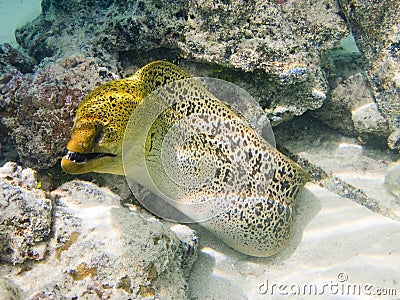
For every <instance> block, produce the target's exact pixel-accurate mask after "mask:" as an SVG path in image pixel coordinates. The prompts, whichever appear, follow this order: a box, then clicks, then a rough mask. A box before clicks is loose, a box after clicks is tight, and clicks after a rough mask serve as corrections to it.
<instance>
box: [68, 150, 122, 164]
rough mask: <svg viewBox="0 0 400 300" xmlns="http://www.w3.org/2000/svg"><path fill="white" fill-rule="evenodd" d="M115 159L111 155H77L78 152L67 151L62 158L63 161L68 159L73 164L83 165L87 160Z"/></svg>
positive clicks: (113, 155)
mask: <svg viewBox="0 0 400 300" xmlns="http://www.w3.org/2000/svg"><path fill="white" fill-rule="evenodd" d="M105 156H110V157H115V156H116V155H115V154H111V153H100V152H98V153H79V152H72V151H68V153H67V155H65V156H64V158H65V159H68V160H70V161H72V162H74V163H85V162H87V161H89V160H92V159H96V158H100V157H105Z"/></svg>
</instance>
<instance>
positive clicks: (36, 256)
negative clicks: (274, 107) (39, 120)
mask: <svg viewBox="0 0 400 300" xmlns="http://www.w3.org/2000/svg"><path fill="white" fill-rule="evenodd" d="M0 176H1V179H0V183H1V186H0V189H1V192H0V195H1V196H0V207H1V209H2V214H1V219H0V233H1V245H0V258H1V262H2V264H1V265H0V276H1V281H0V295H1V298H2V299H8V298H5V297H6V296H7V292H8V291H10V290H11V291H13V293H14V294H13V297H16V295H19V297H21V298H23V299H65V298H74V297H76V298H81V297H83V298H84V299H88V297H90V295H92V296H95V297H98V298H100V299H128V298H132V299H133V298H135V299H136V298H138V297H139V298H143V299H144V298H157V299H185V298H186V297H187V295H186V294H187V283H186V279H187V277H188V275H189V270H190V268H191V266H192V264H193V262H194V260H195V258H196V253H197V236H196V235H195V233H194V232H193V231H192V230H191V229H189V228H188V227H186V226H183V225H173V226H172V227H171V229H170V228H169V226H168V224H163V223H161V222H160V221H159V220H157V219H155V218H154V217H153V216H152V215H150V214H149V213H147V212H146V211H143V210H142V209H141V208H140V207H135V206H132V205H131V206H129V207H128V206H125V207H123V206H121V198H120V197H119V196H117V195H116V194H114V193H112V192H111V191H110V190H109V189H106V188H99V187H98V186H96V185H94V184H92V183H89V182H84V181H72V182H69V183H66V184H64V185H62V186H60V187H59V188H58V189H56V190H54V191H53V192H51V193H45V192H43V191H41V190H39V189H37V188H36V186H37V182H36V179H35V176H34V172H33V171H32V170H31V169H22V168H21V167H19V166H17V165H16V164H14V163H8V164H6V165H5V166H4V167H2V168H1V169H0ZM29 261H36V263H31V262H29ZM5 262H8V263H10V264H11V265H15V266H9V265H7V264H4V263H5ZM23 263H24V264H23ZM38 276H40V278H41V279H40V281H37V280H36V278H37V277H38ZM11 299H15V298H11ZM18 299H19V298H18Z"/></svg>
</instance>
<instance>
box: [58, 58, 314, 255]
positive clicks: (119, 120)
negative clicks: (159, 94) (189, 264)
mask: <svg viewBox="0 0 400 300" xmlns="http://www.w3.org/2000/svg"><path fill="white" fill-rule="evenodd" d="M190 77H191V76H190V75H189V74H188V73H186V72H185V71H183V70H181V69H180V68H178V67H177V66H175V65H173V64H171V63H168V62H165V61H155V62H152V63H150V64H148V65H146V66H144V67H143V68H141V69H140V70H138V71H137V72H136V73H135V74H134V75H133V76H131V77H128V78H126V79H121V80H114V81H111V82H108V83H105V84H103V85H101V86H100V87H98V88H97V89H95V90H94V91H92V92H91V93H89V94H88V95H87V96H85V98H84V99H83V100H82V102H81V104H80V105H79V107H78V110H77V113H76V116H75V119H74V126H73V128H72V133H71V138H70V140H69V141H68V143H67V149H68V153H67V155H66V156H64V157H63V158H62V161H61V166H62V169H63V170H64V171H66V172H68V173H72V174H82V173H87V172H99V173H112V174H120V175H123V174H124V166H123V162H122V147H123V145H122V144H123V140H124V133H125V130H127V132H128V129H127V124H128V122H129V119H130V117H131V115H132V114H133V112H134V111H135V109H136V107H138V105H139V104H140V103H141V101H142V100H143V99H144V98H145V97H146V96H148V95H149V94H150V93H152V92H153V91H155V90H157V89H158V88H159V87H163V86H166V85H169V84H174V83H175V82H179V81H180V80H183V79H187V78H190ZM185 88H186V89H182V90H179V88H178V89H175V91H176V93H180V92H182V93H187V92H188V89H187V86H186V87H185ZM192 89H193V91H194V92H193V93H195V94H199V95H200V96H201V97H200V98H199V99H198V100H196V101H189V102H187V103H185V105H173V106H172V107H169V108H168V109H166V110H165V111H164V112H163V113H162V114H160V116H159V117H157V119H156V120H155V122H154V123H153V124H152V126H151V129H150V130H149V132H148V133H147V139H146V147H145V148H146V149H145V152H146V160H147V161H148V170H149V173H150V175H151V176H152V177H153V178H155V179H156V180H159V182H160V183H161V185H163V186H162V187H161V188H164V189H165V190H169V192H171V191H172V190H174V189H175V188H176V189H179V188H180V187H179V186H177V187H175V185H174V184H175V183H174V182H175V181H174V180H171V179H170V178H168V177H170V176H171V174H172V175H174V174H173V173H174V172H175V171H174V169H176V173H177V174H178V175H177V176H179V174H181V175H182V174H184V175H185V174H189V175H186V177H185V176H183V177H184V180H187V181H190V180H189V179H190V178H191V177H193V176H196V174H197V173H196V172H197V171H196V170H194V171H191V170H190V169H191V167H189V168H188V166H187V165H184V166H183V167H182V169H180V168H181V166H180V163H181V162H182V159H181V160H180V161H176V162H174V161H173V159H172V163H170V166H169V167H170V168H171V169H172V171H171V172H168V174H167V172H166V171H164V170H162V169H160V166H161V165H163V163H161V162H160V161H161V156H162V154H161V152H162V150H161V149H162V147H167V143H165V142H164V140H165V139H166V136H167V133H168V131H169V130H170V129H171V128H172V127H173V126H174V124H176V123H177V122H178V121H179V120H181V119H182V118H183V117H182V116H185V117H187V116H190V115H195V114H196V113H198V112H201V113H202V114H205V115H209V116H210V117H209V118H207V122H206V123H208V124H213V121H215V120H217V121H216V122H217V123H215V124H221V117H222V116H223V119H226V120H227V121H228V122H227V123H226V124H224V126H221V128H222V127H223V129H221V130H222V135H221V136H223V137H228V138H229V137H230V136H232V137H233V136H234V135H235V136H236V137H235V138H232V139H230V138H229V139H227V140H224V138H222V141H218V140H216V138H215V136H214V135H212V134H208V135H207V134H204V135H203V136H201V135H196V136H193V138H191V139H188V140H187V141H186V142H185V143H186V144H185V145H184V147H183V148H184V149H183V148H182V149H183V150H184V151H186V152H187V151H189V152H190V153H191V155H192V156H191V159H196V160H197V159H198V160H201V159H202V158H204V157H206V158H207V157H211V158H212V159H216V161H215V163H213V164H214V165H215V168H214V170H213V172H214V173H212V174H213V176H214V177H213V178H212V180H209V183H208V185H209V186H208V187H206V186H205V185H204V186H202V185H200V186H199V187H196V189H189V193H187V195H189V197H188V198H190V199H189V200H187V201H189V202H190V201H194V202H195V201H197V200H196V199H203V198H206V199H208V200H210V199H211V201H210V203H211V207H207V209H216V210H217V209H220V210H219V213H218V214H217V215H216V216H214V217H213V218H211V219H208V220H206V221H204V222H201V223H200V225H202V226H204V227H205V228H207V229H208V230H209V231H211V232H212V233H213V234H214V235H216V236H217V237H219V238H220V239H221V240H222V241H224V242H225V243H226V244H228V245H229V246H231V247H232V248H234V249H236V250H237V251H240V252H242V253H245V254H248V255H251V256H258V257H268V256H271V255H274V254H276V253H277V252H278V251H280V250H281V249H282V248H283V247H284V246H285V245H286V244H287V242H288V240H289V237H290V235H291V231H292V225H293V220H294V208H293V206H294V203H295V198H296V196H297V194H298V192H299V191H300V189H301V188H302V187H303V186H304V184H305V183H306V182H307V181H308V180H309V175H308V173H307V172H306V171H304V170H303V169H302V168H301V167H300V166H299V165H298V164H297V163H295V162H293V161H292V160H290V159H289V158H287V157H286V156H285V155H283V154H282V153H280V152H279V151H278V150H276V149H275V148H274V147H272V146H271V145H270V144H268V143H267V142H266V141H265V140H263V139H262V138H260V136H259V135H258V134H257V133H256V132H255V131H254V130H253V129H252V128H251V127H250V126H249V125H247V124H246V123H245V122H243V120H242V117H241V116H238V115H237V114H235V112H234V111H233V110H232V109H231V108H230V107H228V106H227V105H225V104H224V103H222V102H220V101H218V100H217V99H214V98H213V97H212V95H211V94H209V93H207V91H204V90H202V89H201V88H199V87H198V86H196V85H194V86H193V87H190V88H189V92H191V91H192ZM176 96H177V97H179V95H176ZM196 99H197V98H196ZM138 109H139V108H138ZM140 125H141V124H138V126H140ZM198 125H199V126H203V127H207V124H198ZM139 130H141V128H139ZM174 138H175V137H173V139H174ZM176 138H177V139H178V135H177V136H176ZM128 139H130V137H128ZM233 141H235V142H233ZM232 143H234V144H237V145H238V147H237V148H236V149H239V150H235V152H233V153H232V152H230V151H229V148H230V147H231V145H230V144H232ZM173 148H174V147H173V146H172V147H171V151H173V150H172V149H173ZM165 149H166V148H165ZM168 151H170V150H168ZM168 151H167V152H168ZM167 154H168V153H167ZM241 161H245V162H246V163H244V164H242V166H241V167H240V170H239V171H235V170H237V165H239V164H240V162H241ZM235 168H236V169H235ZM182 172H183V173H182ZM185 172H186V173H185ZM235 172H236V173H237V174H235ZM239 173H240V174H239ZM181 177H182V176H181ZM185 178H186V179H185ZM196 197H197V198H196ZM193 199H194V200H193ZM185 201H186V200H185ZM199 201H200V202H201V201H202V200H199ZM178 209H180V208H179V207H178ZM183 212H184V213H185V214H187V215H188V216H189V217H190V216H196V213H200V212H196V210H194V211H184V210H183ZM193 219H195V218H193Z"/></svg>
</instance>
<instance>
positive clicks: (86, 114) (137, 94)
mask: <svg viewBox="0 0 400 300" xmlns="http://www.w3.org/2000/svg"><path fill="white" fill-rule="evenodd" d="M188 77H190V76H189V75H188V74H187V73H186V72H184V71H183V70H181V69H180V68H178V67H177V66H175V65H173V64H171V63H168V62H165V61H155V62H152V63H150V64H148V65H146V66H144V67H143V68H141V69H139V70H138V71H137V72H136V73H135V74H134V75H132V76H131V77H128V78H126V79H121V80H114V81H110V82H107V83H105V84H103V85H101V86H99V87H98V88H96V89H95V90H93V91H92V92H91V93H89V94H88V95H86V96H85V97H84V99H83V100H82V102H81V103H80V105H79V106H78V109H77V112H76V115H75V119H74V126H73V128H72V132H71V137H70V140H69V141H68V143H67V149H68V153H67V155H65V156H64V157H63V158H62V161H61V167H62V169H63V170H64V171H65V172H67V173H71V174H83V173H88V172H98V173H111V174H124V171H123V165H122V142H123V137H124V132H125V128H126V125H127V123H128V121H129V118H130V116H131V114H132V112H133V110H134V109H135V108H136V106H137V105H138V104H139V103H140V101H142V99H144V98H145V97H146V96H147V95H148V94H150V93H151V92H152V91H154V90H156V89H157V88H158V87H159V86H162V85H165V84H167V83H169V82H172V81H175V80H179V79H184V78H188Z"/></svg>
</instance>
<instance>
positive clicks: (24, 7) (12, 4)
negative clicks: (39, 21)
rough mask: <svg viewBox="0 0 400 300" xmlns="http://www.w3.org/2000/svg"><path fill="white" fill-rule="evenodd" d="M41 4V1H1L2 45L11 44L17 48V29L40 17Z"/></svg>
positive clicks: (0, 35)
mask: <svg viewBox="0 0 400 300" xmlns="http://www.w3.org/2000/svg"><path fill="white" fill-rule="evenodd" d="M40 2H41V1H40V0H0V43H9V44H11V45H13V46H14V47H17V42H16V40H15V35H14V32H15V29H16V28H17V27H20V26H22V25H24V24H26V23H27V22H29V21H31V20H33V19H35V18H36V17H37V16H39V14H40V12H41V6H40Z"/></svg>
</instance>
